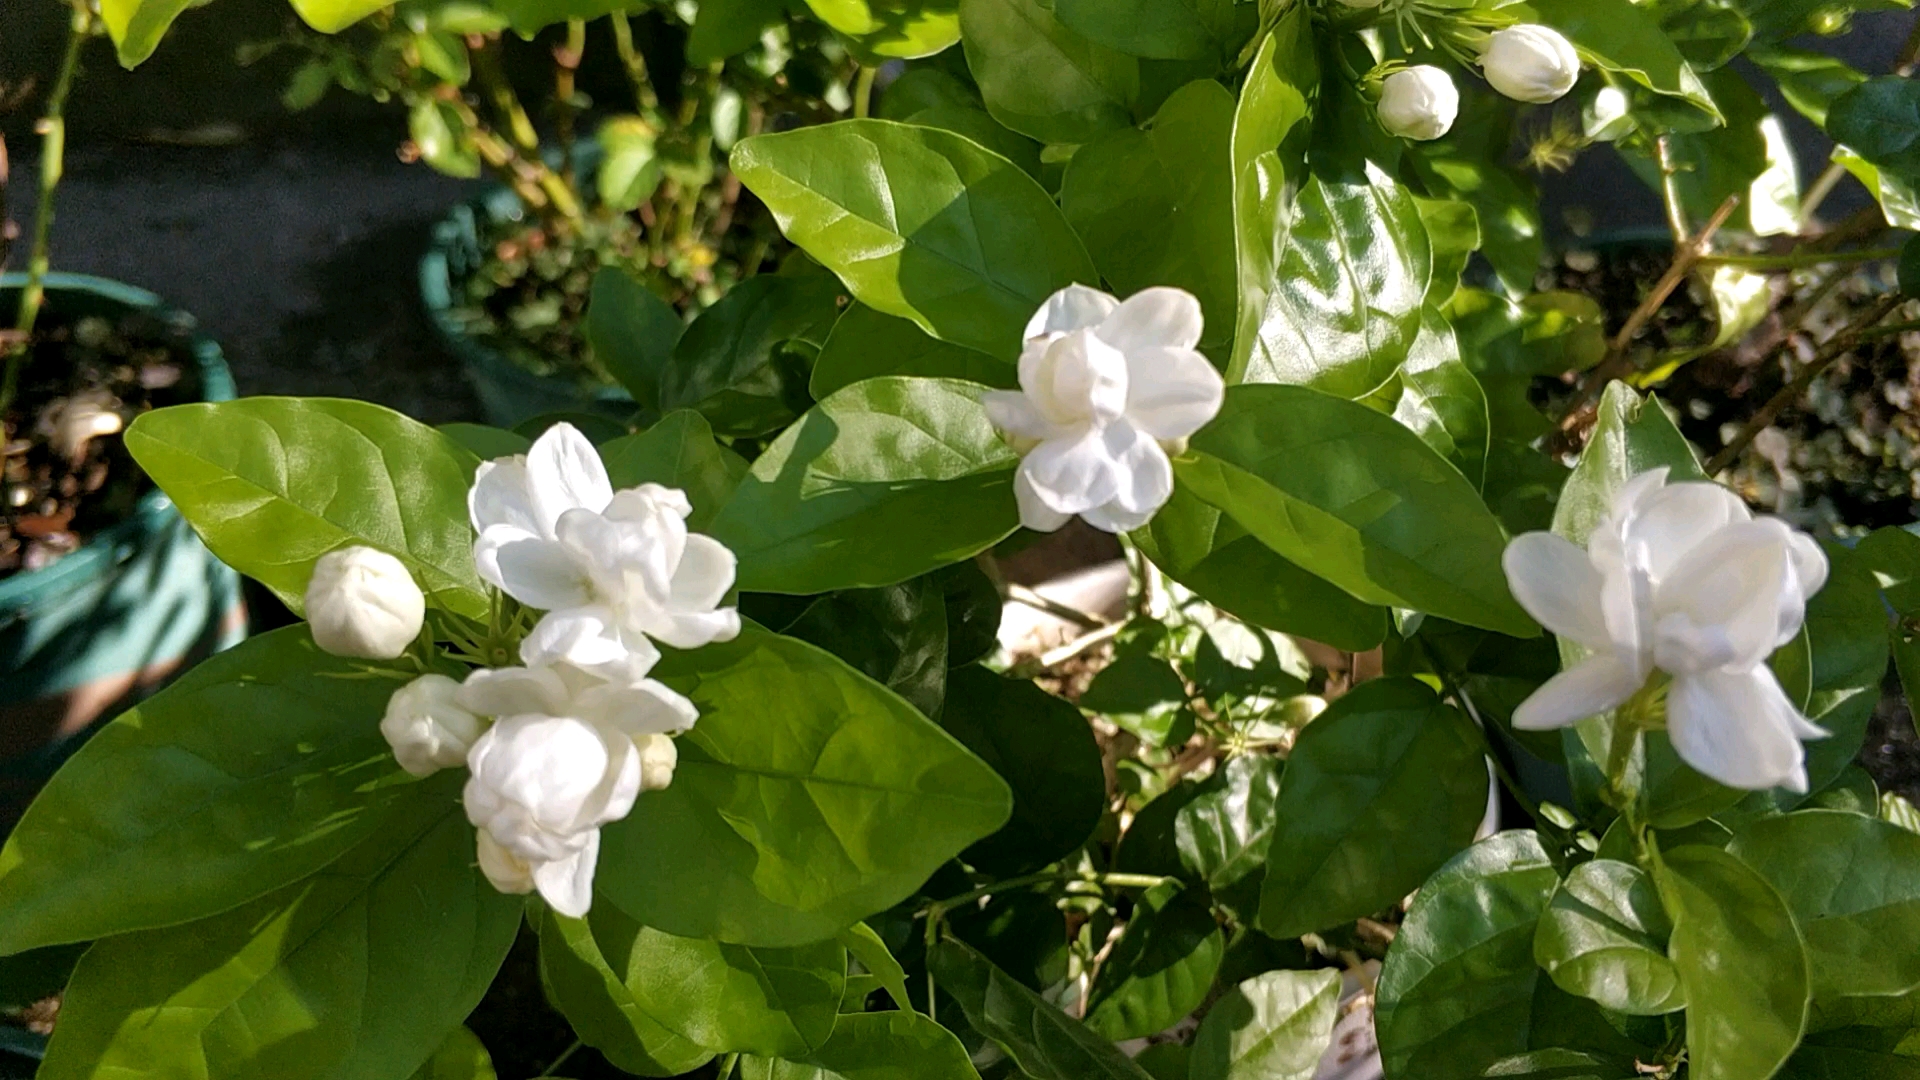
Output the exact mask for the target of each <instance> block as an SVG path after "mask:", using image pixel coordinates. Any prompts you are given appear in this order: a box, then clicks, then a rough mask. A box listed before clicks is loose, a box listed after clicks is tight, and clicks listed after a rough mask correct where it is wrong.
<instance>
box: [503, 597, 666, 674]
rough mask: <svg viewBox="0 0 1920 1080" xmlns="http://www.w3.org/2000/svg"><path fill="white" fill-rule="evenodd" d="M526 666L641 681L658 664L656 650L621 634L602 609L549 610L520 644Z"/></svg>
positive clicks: (606, 612) (522, 658)
mask: <svg viewBox="0 0 1920 1080" xmlns="http://www.w3.org/2000/svg"><path fill="white" fill-rule="evenodd" d="M520 662H521V663H523V664H526V665H527V666H528V667H545V666H548V665H554V664H567V665H570V666H572V667H576V668H579V669H581V670H583V671H589V672H593V673H595V674H596V675H598V676H599V677H601V678H604V679H613V680H616V681H617V680H621V679H625V680H628V681H631V680H633V679H638V678H643V677H645V675H646V673H647V672H649V671H651V670H653V665H655V664H657V663H659V662H660V650H659V649H658V648H655V647H654V644H653V642H651V641H648V640H647V639H646V638H645V637H634V636H631V635H623V634H621V633H620V628H619V627H618V626H616V625H615V624H614V622H613V614H612V612H610V611H608V610H607V609H606V608H604V607H583V608H565V609H563V610H560V611H550V612H548V613H547V614H546V615H544V616H542V617H541V619H540V621H539V622H537V623H535V624H534V627H533V630H532V632H530V633H529V634H528V635H527V637H526V640H524V641H522V642H521V643H520Z"/></svg>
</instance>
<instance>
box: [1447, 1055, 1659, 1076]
mask: <svg viewBox="0 0 1920 1080" xmlns="http://www.w3.org/2000/svg"><path fill="white" fill-rule="evenodd" d="M1483 1075H1485V1076H1487V1077H1498V1078H1499V1080H1640V1077H1642V1076H1643V1075H1645V1074H1644V1073H1641V1072H1640V1071H1639V1070H1637V1069H1636V1068H1635V1067H1634V1062H1633V1061H1631V1060H1626V1059H1621V1058H1609V1057H1607V1056H1606V1055H1604V1054H1589V1053H1584V1052H1582V1051H1579V1050H1567V1049H1563V1048H1555V1049H1551V1050H1530V1051H1528V1052H1527V1053H1524V1054H1515V1055H1513V1056H1512V1057H1509V1058H1502V1059H1500V1060H1499V1061H1497V1062H1495V1063H1493V1064H1492V1065H1490V1066H1488V1068H1487V1071H1486V1072H1485V1073H1484V1074H1483Z"/></svg>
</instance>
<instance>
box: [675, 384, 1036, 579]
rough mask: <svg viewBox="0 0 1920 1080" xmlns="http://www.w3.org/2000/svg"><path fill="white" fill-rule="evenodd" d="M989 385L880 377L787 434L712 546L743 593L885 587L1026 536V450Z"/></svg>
mask: <svg viewBox="0 0 1920 1080" xmlns="http://www.w3.org/2000/svg"><path fill="white" fill-rule="evenodd" d="M980 393H981V390H980V388H979V387H978V386H974V385H971V384H968V383H961V382H954V381H950V380H945V379H913V378H881V379H868V380H866V381H865V382H860V383H855V384H854V385H852V386H849V387H847V388H846V389H844V390H841V391H840V392H839V393H836V394H834V395H833V396H832V397H830V398H828V399H826V400H825V401H823V402H821V403H820V404H819V405H817V406H815V407H814V409H813V410H812V411H810V412H808V413H807V415H805V416H803V417H801V418H800V421H799V422H798V423H796V424H795V425H794V426H793V427H790V428H788V429H787V430H786V431H785V432H783V433H782V434H781V435H780V437H779V438H777V439H775V440H774V441H773V444H772V445H771V446H769V447H767V450H766V453H764V454H762V455H760V458H759V460H757V461H755V462H754V463H753V468H752V469H751V470H750V471H749V472H748V474H747V476H746V479H744V480H742V481H741V483H740V487H739V488H738V489H737V490H736V491H735V492H734V494H733V498H732V499H731V500H729V501H728V503H727V505H726V506H725V507H724V508H723V509H722V510H721V511H720V516H719V519H718V520H716V521H715V522H714V524H713V535H714V536H715V537H716V538H718V539H719V540H720V541H721V542H723V543H725V544H726V545H727V546H728V547H730V548H732V549H733V551H734V553H735V554H736V555H738V556H739V557H740V588H741V589H743V590H746V591H750V592H776V593H799V594H807V593H818V592H830V591H832V590H835V589H856V588H876V587H879V586H882V585H893V584H897V583H899V582H902V581H905V580H907V579H908V578H913V577H918V576H920V575H921V574H924V573H926V572H927V571H929V570H933V569H936V568H938V567H941V566H945V565H947V564H949V563H953V562H958V561H959V560H961V559H966V558H971V557H972V556H974V555H977V554H979V553H980V552H982V551H985V550H986V549H987V548H990V547H992V546H993V545H995V544H997V543H999V542H1000V541H1001V540H1003V539H1005V538H1006V537H1007V536H1008V535H1009V534H1011V533H1012V532H1013V530H1014V529H1015V528H1016V527H1017V526H1018V524H1019V514H1018V511H1017V510H1016V508H1015V506H1014V501H1013V485H1012V479H1013V469H1014V466H1015V465H1016V464H1018V458H1017V457H1016V455H1015V454H1014V452H1013V451H1012V450H1011V449H1009V448H1008V447H1007V445H1006V444H1005V443H1004V442H1002V441H1001V439H1000V435H999V432H997V431H995V430H994V428H993V425H992V424H991V423H989V422H988V421H987V416H986V412H985V410H983V409H982V408H981V407H980Z"/></svg>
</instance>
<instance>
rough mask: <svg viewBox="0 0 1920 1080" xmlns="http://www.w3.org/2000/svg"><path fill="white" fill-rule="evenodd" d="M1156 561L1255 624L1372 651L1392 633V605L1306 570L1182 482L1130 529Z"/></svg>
mask: <svg viewBox="0 0 1920 1080" xmlns="http://www.w3.org/2000/svg"><path fill="white" fill-rule="evenodd" d="M1132 540H1133V542H1134V543H1135V544H1138V545H1139V546H1140V549H1141V550H1142V551H1144V552H1145V553H1146V555H1147V557H1148V558H1149V559H1152V560H1153V564H1154V565H1155V566H1157V567H1159V568H1160V569H1161V570H1163V571H1165V572H1166V574H1167V575H1168V576H1169V577H1171V578H1173V579H1174V580H1175V581H1178V582H1179V583H1180V584H1182V585H1185V586H1186V587H1187V588H1189V589H1192V590H1193V591H1194V592H1195V593H1198V594H1199V595H1200V596H1201V597H1202V598H1203V599H1205V600H1206V601H1207V602H1208V603H1211V604H1213V605H1214V606H1215V607H1218V608H1220V609H1221V610H1222V611H1226V612H1228V613H1230V614H1232V615H1234V616H1235V617H1237V618H1240V619H1244V620H1246V621H1247V622H1250V623H1253V624H1254V625H1256V626H1263V627H1266V628H1267V629H1269V630H1277V631H1279V632H1281V633H1285V634H1295V635H1298V636H1300V637H1303V638H1306V639H1308V640H1310V641H1320V642H1325V643H1326V644H1328V645H1331V646H1333V647H1334V648H1336V649H1343V650H1346V651H1348V652H1366V651H1367V650H1368V649H1371V648H1373V647H1375V646H1377V645H1379V644H1380V641H1381V639H1382V638H1383V637H1384V636H1385V635H1386V632H1387V609H1386V608H1383V607H1373V606H1371V605H1368V604H1365V603H1362V602H1361V601H1359V600H1356V599H1354V598H1353V597H1352V596H1351V595H1349V594H1348V593H1346V592H1345V591H1343V590H1341V589H1339V588H1337V587H1335V586H1334V585H1332V584H1331V583H1329V582H1327V581H1326V580H1325V579H1323V578H1318V577H1315V576H1314V575H1312V574H1310V573H1308V572H1306V571H1305V570H1302V569H1300V568H1299V567H1298V566H1295V565H1294V564H1293V563H1290V562H1288V561H1287V560H1286V559H1283V558H1281V557H1280V556H1279V555H1278V554H1277V553H1275V552H1274V550H1273V549H1272V548H1270V547H1268V546H1267V545H1265V544H1263V543H1261V542H1260V541H1259V540H1258V539H1256V538H1255V537H1253V536H1252V535H1250V534H1249V533H1248V532H1247V530H1246V529H1245V528H1243V527H1242V526H1241V525H1240V523H1239V522H1237V521H1235V520H1234V519H1233V518H1231V517H1228V516H1227V515H1225V514H1222V513H1221V512H1220V510H1219V509H1218V508H1217V507H1212V506H1208V505H1207V504H1206V503H1204V502H1202V501H1201V500H1200V498H1199V496H1197V495H1194V494H1193V493H1192V492H1191V491H1188V490H1185V489H1183V488H1179V487H1176V488H1174V491H1173V498H1172V499H1170V500H1168V502H1167V505H1165V506H1163V507H1161V508H1160V512H1159V513H1158V514H1156V515H1154V518H1153V520H1152V521H1151V522H1149V523H1148V524H1147V526H1146V527H1145V528H1143V529H1138V530H1136V531H1135V532H1134V533H1133V534H1132Z"/></svg>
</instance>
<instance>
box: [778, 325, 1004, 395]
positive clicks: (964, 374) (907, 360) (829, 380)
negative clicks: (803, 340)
mask: <svg viewBox="0 0 1920 1080" xmlns="http://www.w3.org/2000/svg"><path fill="white" fill-rule="evenodd" d="M881 375H918V376H921V377H923V378H929V379H964V380H966V381H967V382H976V383H983V384H985V385H987V386H997V387H1001V388H1011V387H1012V386H1014V385H1015V372H1014V367H1013V365H1012V364H1009V363H1005V362H1003V361H1001V360H1000V359H999V358H997V357H993V356H988V355H987V354H986V353H983V352H977V351H975V350H973V349H969V348H967V347H966V346H964V345H953V344H950V343H948V342H945V341H941V340H940V339H939V338H937V337H932V336H930V335H928V334H927V332H926V331H924V330H922V329H920V328H919V327H918V326H916V325H914V324H913V322H912V321H911V320H909V319H900V318H895V317H894V316H892V315H883V314H881V313H880V312H878V311H875V310H873V309H872V308H870V307H868V306H867V305H865V304H852V305H850V306H848V308H847V310H846V312H845V314H843V315H841V316H840V321H838V322H836V323H834V324H833V332H832V333H830V334H828V335H827V343H826V344H825V345H823V346H821V348H820V358H819V359H817V360H815V361H814V363H813V381H812V384H811V389H812V392H813V396H814V398H815V399H817V400H821V401H824V400H826V398H827V396H828V395H829V394H833V393H835V392H837V391H839V390H842V389H845V388H846V387H849V386H852V385H853V384H854V383H857V382H859V381H860V380H862V379H871V378H875V377H877V376H881Z"/></svg>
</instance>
